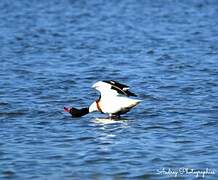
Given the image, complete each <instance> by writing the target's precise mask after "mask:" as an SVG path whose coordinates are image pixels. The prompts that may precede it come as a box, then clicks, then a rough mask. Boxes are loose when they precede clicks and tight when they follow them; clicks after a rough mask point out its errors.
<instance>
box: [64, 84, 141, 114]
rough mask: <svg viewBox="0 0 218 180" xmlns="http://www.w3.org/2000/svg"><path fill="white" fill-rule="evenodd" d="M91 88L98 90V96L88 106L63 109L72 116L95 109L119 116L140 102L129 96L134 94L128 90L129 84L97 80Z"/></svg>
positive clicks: (94, 110)
mask: <svg viewBox="0 0 218 180" xmlns="http://www.w3.org/2000/svg"><path fill="white" fill-rule="evenodd" d="M92 88H94V89H96V90H97V91H99V92H100V96H99V98H98V99H97V100H96V101H94V102H93V103H92V104H91V105H90V106H89V107H86V108H81V109H77V108H74V107H72V108H66V107H64V110H65V111H66V112H69V113H70V114H71V115H72V117H81V116H84V115H86V114H88V113H91V112H96V111H98V112H101V113H104V114H109V116H110V117H120V115H121V114H125V113H127V112H129V111H130V110H131V109H132V108H133V107H135V106H136V105H138V104H139V103H140V102H141V100H139V99H133V98H130V96H136V95H135V94H134V93H132V92H131V91H130V90H129V86H127V85H125V84H121V83H119V82H117V81H113V80H110V81H107V80H106V81H98V82H96V83H95V84H93V86H92Z"/></svg>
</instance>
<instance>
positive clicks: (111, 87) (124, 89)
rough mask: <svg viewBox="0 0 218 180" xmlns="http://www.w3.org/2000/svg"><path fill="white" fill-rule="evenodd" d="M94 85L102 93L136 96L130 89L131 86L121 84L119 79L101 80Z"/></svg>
mask: <svg viewBox="0 0 218 180" xmlns="http://www.w3.org/2000/svg"><path fill="white" fill-rule="evenodd" d="M92 87H94V88H95V89H96V90H98V91H99V92H100V93H101V95H107V94H113V95H124V96H136V95H135V94H134V93H132V92H131V91H129V86H127V85H125V84H121V83H119V82H117V81H113V80H110V81H99V82H97V83H95V84H94V85H93V86H92Z"/></svg>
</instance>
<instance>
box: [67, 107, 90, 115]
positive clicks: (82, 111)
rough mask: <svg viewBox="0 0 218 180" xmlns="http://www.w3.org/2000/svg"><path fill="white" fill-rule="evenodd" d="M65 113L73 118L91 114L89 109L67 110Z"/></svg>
mask: <svg viewBox="0 0 218 180" xmlns="http://www.w3.org/2000/svg"><path fill="white" fill-rule="evenodd" d="M65 111H67V112H69V113H70V114H71V115H72V117H81V116H84V115H86V114H88V113H89V108H82V109H77V108H73V107H72V108H65Z"/></svg>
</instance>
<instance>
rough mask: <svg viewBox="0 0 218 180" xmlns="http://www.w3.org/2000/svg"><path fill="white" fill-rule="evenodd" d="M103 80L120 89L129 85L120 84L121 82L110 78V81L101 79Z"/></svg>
mask: <svg viewBox="0 0 218 180" xmlns="http://www.w3.org/2000/svg"><path fill="white" fill-rule="evenodd" d="M103 82H106V83H108V84H110V85H112V86H116V87H118V88H120V89H123V88H128V87H129V86H127V85H125V84H121V83H119V82H117V81H113V80H110V81H103Z"/></svg>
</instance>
